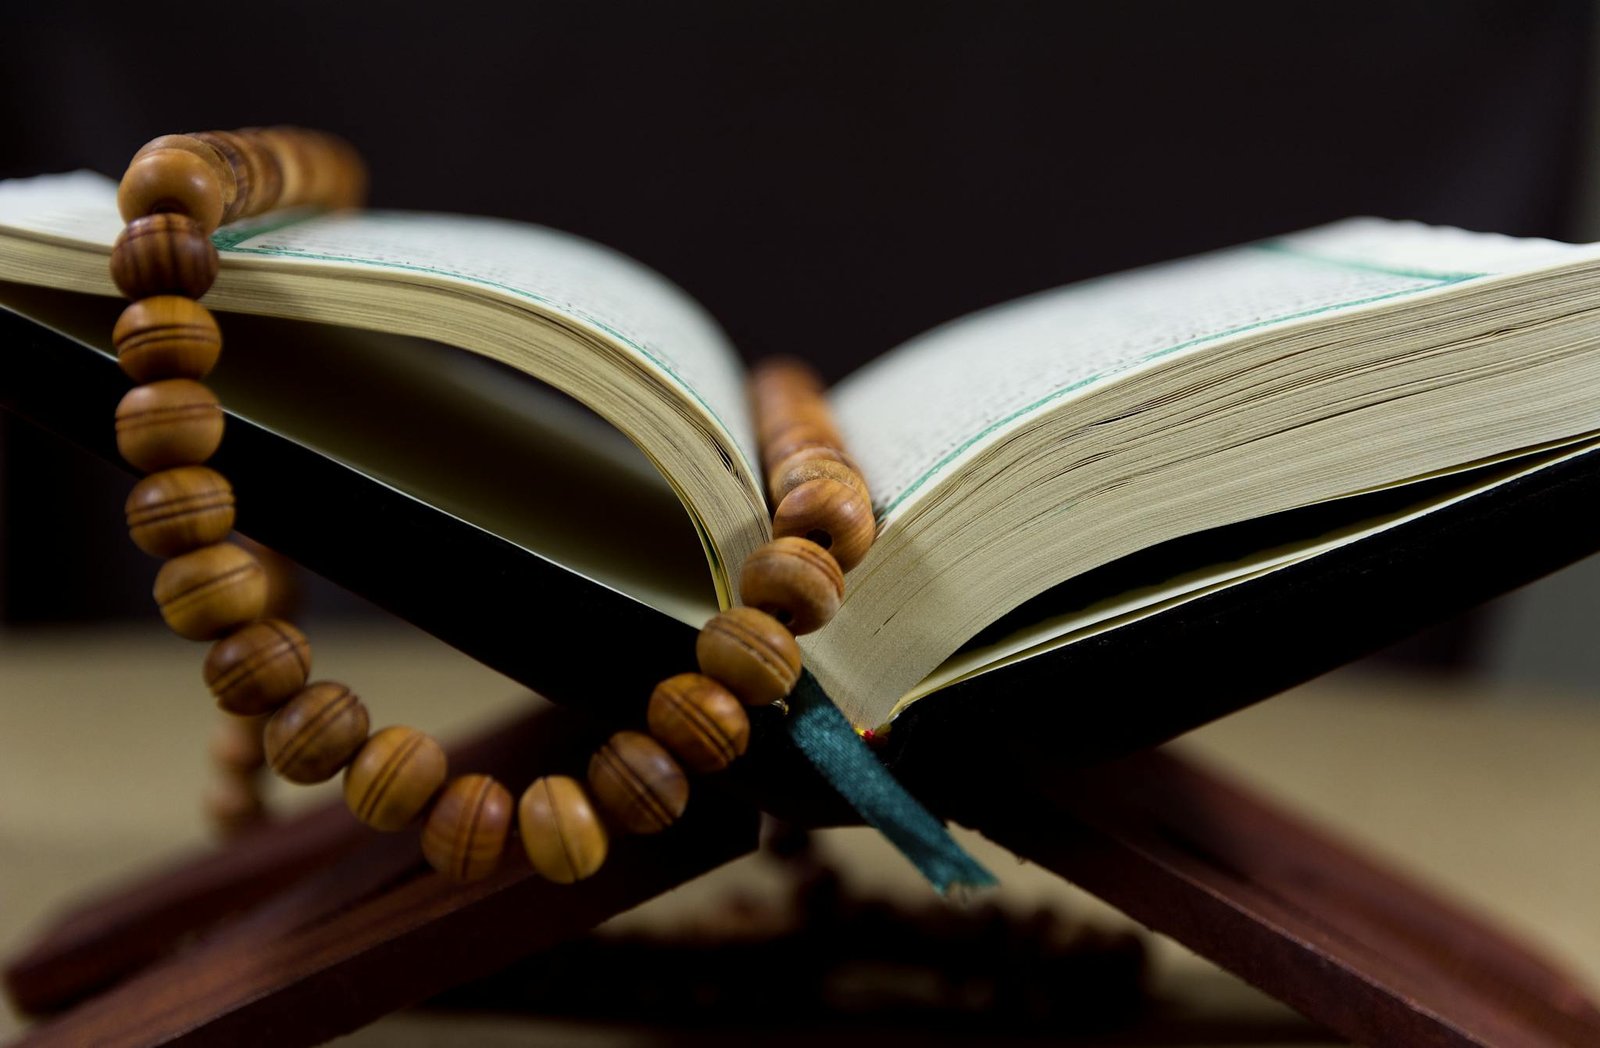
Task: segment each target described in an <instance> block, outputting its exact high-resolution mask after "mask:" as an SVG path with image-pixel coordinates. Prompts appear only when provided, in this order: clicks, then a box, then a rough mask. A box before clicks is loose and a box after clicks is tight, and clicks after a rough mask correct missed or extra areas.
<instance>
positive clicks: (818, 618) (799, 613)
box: [739, 535, 844, 636]
mask: <svg viewBox="0 0 1600 1048" xmlns="http://www.w3.org/2000/svg"><path fill="white" fill-rule="evenodd" d="M739 599H740V600H743V601H744V602H745V603H746V604H748V605H750V606H751V607H753V608H759V609H760V610H762V611H764V612H766V613H767V614H768V615H771V616H772V617H773V618H775V619H777V620H778V622H779V623H781V624H782V625H784V626H786V627H788V629H789V632H790V633H793V634H795V635H796V636H799V635H801V634H805V633H810V632H811V631H812V630H816V629H820V628H821V627H823V626H825V625H827V623H828V621H829V620H830V619H832V618H833V615H834V613H835V612H836V611H838V610H839V602H840V601H842V600H844V572H843V571H841V570H840V568H839V563H838V562H837V561H835V560H834V559H833V556H832V555H831V554H829V553H828V551H827V550H825V549H823V548H822V547H821V546H819V545H817V544H816V543H815V542H812V541H811V540H810V539H802V538H798V537H796V536H794V535H786V536H784V537H783V538H778V539H773V540H772V541H771V542H769V543H767V544H766V545H765V546H762V547H760V548H759V549H757V550H755V552H753V553H751V554H750V556H748V557H746V558H745V562H744V567H743V568H741V569H740V570H739Z"/></svg>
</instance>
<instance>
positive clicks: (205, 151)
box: [117, 135, 239, 222]
mask: <svg viewBox="0 0 1600 1048" xmlns="http://www.w3.org/2000/svg"><path fill="white" fill-rule="evenodd" d="M174 149H176V150H179V151H182V152H185V153H191V154H193V155H194V156H196V157H198V158H199V159H200V160H201V161H203V162H204V163H205V165H206V169H207V170H208V171H210V173H211V175H212V177H213V178H215V179H216V181H217V192H218V195H219V196H221V198H222V209H223V216H222V220H223V221H225V222H226V221H232V220H233V219H234V218H236V217H238V215H237V208H236V202H237V200H238V197H239V185H238V182H237V180H236V179H235V177H234V174H233V168H232V166H230V165H229V164H228V162H227V161H226V160H224V159H223V157H222V154H221V153H219V152H217V150H216V149H215V148H214V147H212V146H209V145H207V144H206V143H204V142H202V141H200V140H199V139H198V138H196V137H194V136H193V135H162V136H161V137H160V138H154V139H151V140H150V141H149V142H146V143H145V144H144V145H143V146H141V147H140V148H139V151H138V152H137V153H135V154H134V155H133V160H132V161H131V162H130V163H129V164H128V170H129V171H132V170H133V169H134V167H136V166H138V165H139V164H140V162H141V161H143V160H144V159H145V158H147V157H149V156H150V155H151V154H153V153H163V152H166V151H168V150H174ZM122 181H123V182H127V181H128V176H127V175H126V174H124V175H123V176H122ZM136 181H142V176H137V177H136ZM137 200H138V196H137V190H127V191H126V193H125V192H124V187H123V186H122V185H118V187H117V209H118V210H119V211H121V213H122V220H123V221H124V222H131V221H133V220H134V219H135V218H138V217H140V216H141V215H145V214H153V213H154V212H155V211H157V210H160V209H159V208H149V209H147V210H143V211H138V210H130V205H133V204H134V203H136V202H137ZM191 217H192V216H191Z"/></svg>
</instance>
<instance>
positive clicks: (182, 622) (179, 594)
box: [155, 542, 267, 640]
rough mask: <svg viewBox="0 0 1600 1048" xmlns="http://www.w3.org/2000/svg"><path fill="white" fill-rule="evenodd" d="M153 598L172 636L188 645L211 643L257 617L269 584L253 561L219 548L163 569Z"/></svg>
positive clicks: (235, 549)
mask: <svg viewBox="0 0 1600 1048" xmlns="http://www.w3.org/2000/svg"><path fill="white" fill-rule="evenodd" d="M155 598H156V603H157V604H159V605H160V606H161V617H162V618H163V619H165V620H166V622H167V625H168V626H169V627H170V628H171V629H172V632H174V633H176V634H177V635H178V636H180V637H187V638H188V639H189V640H211V639H212V638H214V637H219V636H221V635H222V634H224V633H226V632H227V631H229V630H231V629H233V628H234V627H236V626H238V625H239V624H240V623H244V622H249V621H250V620H251V619H255V618H259V617H260V616H261V609H262V608H263V607H265V606H266V602H267V578H266V574H265V573H264V572H263V571H262V570H261V565H260V564H259V563H257V561H256V559H255V558H254V557H252V556H251V555H250V554H248V553H246V552H245V551H244V550H242V549H240V548H239V547H238V546H234V545H231V544H230V543H226V542H219V543H217V544H216V545H213V546H202V547H201V548H200V549H197V550H193V551H191V552H189V553H185V554H183V555H181V556H177V557H173V558H172V559H171V560H169V561H167V562H166V563H165V564H163V565H161V570H160V571H158V572H156V584H155Z"/></svg>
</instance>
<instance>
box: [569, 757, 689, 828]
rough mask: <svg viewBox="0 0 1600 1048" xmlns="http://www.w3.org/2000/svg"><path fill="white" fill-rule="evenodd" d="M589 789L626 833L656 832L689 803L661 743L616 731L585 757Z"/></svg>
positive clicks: (684, 784) (686, 786) (679, 770)
mask: <svg viewBox="0 0 1600 1048" xmlns="http://www.w3.org/2000/svg"><path fill="white" fill-rule="evenodd" d="M589 788H590V789H592V790H593V791H594V798H595V800H596V801H598V802H599V804H600V807H601V809H602V810H603V811H604V812H605V813H606V814H607V815H609V816H610V817H611V818H612V819H613V820H614V821H615V822H616V823H617V825H618V826H620V827H622V828H623V829H624V830H627V831H628V832H629V833H641V834H643V833H660V832H661V831H662V830H664V829H666V828H667V827H668V826H671V825H672V824H673V823H674V822H677V821H678V816H680V815H682V814H683V809H684V808H685V806H687V805H688V803H689V780H688V779H686V778H684V775H683V769H682V768H680V767H678V764H677V762H676V761H674V760H673V759H672V756H671V755H670V754H669V753H667V751H666V750H664V749H662V748H661V744H660V743H658V742H656V740H654V739H652V738H651V737H650V736H648V735H646V734H644V733H643V732H637V731H619V732H617V733H616V734H615V735H613V736H611V738H610V739H608V740H606V744H605V745H604V746H602V747H600V749H599V750H598V751H597V752H596V753H595V755H594V756H593V757H591V758H590V759H589Z"/></svg>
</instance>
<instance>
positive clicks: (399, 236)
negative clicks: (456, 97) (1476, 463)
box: [0, 171, 757, 473]
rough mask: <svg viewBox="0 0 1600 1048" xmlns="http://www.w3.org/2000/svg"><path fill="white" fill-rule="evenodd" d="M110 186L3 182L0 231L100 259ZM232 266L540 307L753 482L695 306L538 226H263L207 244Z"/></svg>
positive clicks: (48, 180)
mask: <svg viewBox="0 0 1600 1048" xmlns="http://www.w3.org/2000/svg"><path fill="white" fill-rule="evenodd" d="M122 225H123V223H122V221H121V219H120V218H119V217H118V215H117V208H116V183H115V182H113V181H112V180H111V179H109V178H105V177H104V176H101V175H96V174H93V173H90V172H82V171H80V172H75V173H73V174H69V175H46V176H41V177H39V178H30V179H16V180H11V181H6V182H0V227H10V228H12V229H14V230H18V231H22V232H28V233H33V234H35V235H42V236H46V237H51V238H56V239H62V240H68V241H72V242H75V243H84V244H92V245H96V246H100V247H105V248H109V247H110V245H111V244H112V242H113V241H114V240H115V238H116V236H117V234H118V233H119V232H121V229H122ZM212 239H213V242H214V243H216V245H217V248H218V250H219V251H220V252H221V253H222V257H223V265H224V266H226V265H227V261H228V258H229V257H230V256H235V255H237V256H258V257H274V258H281V259H285V260H292V261H294V262H296V263H301V264H306V265H317V266H342V267H349V268H355V269H358V270H362V271H366V272H371V273H383V274H385V275H389V276H393V277H397V278H401V279H405V278H409V279H412V280H419V281H425V282H428V283H437V282H439V281H441V280H443V281H459V282H462V283H466V284H470V285H473V286H475V287H477V288H482V289H486V290H488V291H490V292H493V293H498V294H501V295H508V296H511V297H513V298H516V299H521V300H525V301H528V302H533V303H537V304H538V305H540V306H543V307H547V308H549V309H552V310H554V311H556V312H558V313H560V314H562V315H564V316H566V317H569V318H571V319H573V320H575V321H578V322H579V323H581V324H584V325H587V326H589V327H591V328H594V329H596V330H597V331H599V332H601V333H603V334H605V335H607V336H609V337H611V338H612V339H613V340H615V341H619V342H621V343H622V344H623V345H624V346H626V347H628V348H629V349H631V350H633V351H634V352H635V353H636V354H638V356H639V358H640V363H641V365H642V366H645V367H649V368H652V369H655V370H657V371H658V372H660V373H662V374H665V375H666V376H668V377H670V378H671V379H672V380H673V381H674V382H675V383H676V384H677V385H678V386H679V387H680V388H681V389H682V390H683V391H684V392H685V393H686V394H688V396H689V397H690V398H691V399H692V400H693V401H694V402H695V403H697V404H698V405H700V406H701V407H702V408H703V409H705V411H706V412H707V413H708V414H709V415H710V416H711V417H712V419H713V420H714V421H716V422H718V423H719V424H720V425H721V426H722V428H723V429H724V430H725V431H726V432H727V433H728V434H729V435H730V436H731V437H732V438H733V440H734V442H735V443H736V445H737V446H738V448H739V449H740V450H741V451H742V452H743V453H744V456H745V458H746V460H747V462H748V463H749V464H750V465H751V472H752V473H754V472H756V470H755V468H754V462H755V460H756V457H757V456H756V454H755V440H754V431H753V429H752V426H751V423H750V418H749V412H748V406H747V403H746V398H745V391H744V367H743V364H742V363H741V362H740V360H739V357H738V355H737V353H736V352H735V351H734V349H733V347H732V345H731V344H730V343H729V342H728V339H727V337H726V335H724V334H723V332H722V330H721V328H720V327H718V326H717V324H716V322H715V321H714V320H712V318H711V316H710V314H708V313H707V312H706V311H705V310H704V309H703V308H702V307H701V306H700V305H699V304H698V303H696V302H695V301H694V300H693V299H691V298H690V297H689V296H688V295H687V294H685V293H684V292H683V291H682V290H680V289H679V288H678V287H677V286H675V285H674V284H672V283H671V282H670V281H668V280H666V279H665V278H664V277H662V276H660V275H659V274H657V273H655V272H654V271H652V270H650V269H648V268H647V267H645V266H643V265H641V264H639V263H637V262H635V261H633V260H632V259H630V258H628V257H626V256H624V255H622V254H621V253H619V252H616V251H613V250H611V249H609V248H606V247H602V246H601V245H599V244H595V243H592V242H590V241H587V240H584V239H582V238H580V237H576V236H572V235H570V234H567V233H561V232H557V231H556V230H552V229H546V228H544V227H541V226H534V225H528V224H525V223H520V222H509V221H504V220H500V219H490V218H477V217H470V216H462V215H438V214H421V213H409V212H408V213H394V212H381V211H358V212H343V213H336V214H317V213H310V212H300V213H287V214H280V215H267V216H263V217H262V218H259V219H247V220H245V221H242V222H236V223H234V224H232V225H229V226H225V227H224V228H223V229H221V230H219V231H218V232H217V233H216V235H215V236H214V237H213V238H212Z"/></svg>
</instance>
